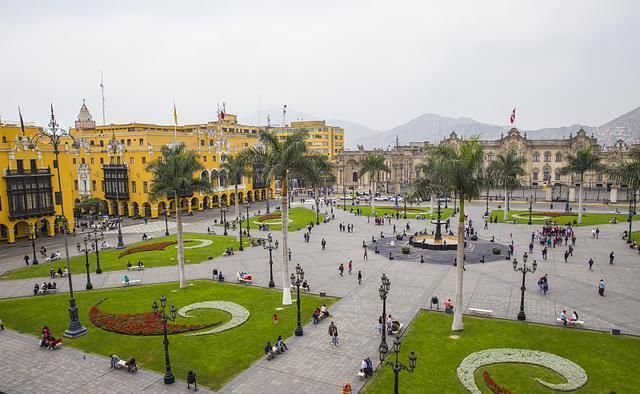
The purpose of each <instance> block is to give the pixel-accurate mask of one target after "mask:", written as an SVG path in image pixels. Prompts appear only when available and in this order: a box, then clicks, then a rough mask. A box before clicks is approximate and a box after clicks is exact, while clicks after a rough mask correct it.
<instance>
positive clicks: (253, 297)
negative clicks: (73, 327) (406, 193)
mask: <svg viewBox="0 0 640 394" xmlns="http://www.w3.org/2000/svg"><path fill="white" fill-rule="evenodd" d="M191 284H192V285H193V286H191V287H189V288H187V289H182V290H178V285H177V283H170V284H160V285H144V286H140V287H135V288H120V289H111V290H94V291H83V292H79V293H77V294H76V300H77V302H78V306H79V308H80V320H81V321H82V323H83V325H84V326H85V327H87V328H88V329H89V332H88V333H87V334H86V335H84V336H82V337H80V338H77V339H73V340H70V339H64V345H65V346H73V347H76V348H79V349H82V350H85V351H88V352H92V353H97V354H101V355H103V356H109V355H110V354H112V353H113V354H117V355H118V356H120V357H121V358H125V357H131V356H133V357H135V358H136V361H137V362H138V363H139V364H140V365H141V367H142V368H143V369H151V370H154V371H156V372H158V373H163V372H164V356H163V354H164V353H163V345H162V336H132V335H122V334H116V333H112V332H108V331H104V330H102V329H100V328H97V327H95V326H93V325H92V324H91V322H90V321H89V318H88V311H89V308H90V307H91V306H94V305H96V304H97V303H98V302H100V301H103V302H102V303H101V304H100V306H99V308H100V309H101V310H102V311H105V312H111V313H132V312H135V313H142V312H150V311H151V304H152V303H153V301H154V300H158V299H159V298H160V296H161V295H162V294H164V295H166V296H167V305H168V306H169V305H171V304H175V307H176V309H180V308H181V307H183V306H186V305H189V304H191V303H195V302H202V301H232V302H235V303H237V304H240V305H242V306H244V307H245V308H247V309H248V310H249V311H250V312H251V316H250V318H249V320H248V321H247V322H245V323H244V324H243V325H241V326H239V327H236V328H233V329H231V330H229V331H225V332H222V333H218V334H213V335H206V336H195V337H194V336H186V335H185V334H175V335H171V336H170V337H169V341H170V355H171V366H172V369H173V372H174V374H175V375H176V376H177V377H179V378H180V379H186V376H187V371H189V370H193V371H195V372H196V373H197V374H198V383H201V384H203V385H205V386H209V387H211V388H213V389H215V390H218V389H220V387H222V386H223V385H224V384H225V383H226V382H228V381H229V380H231V379H232V378H233V377H234V376H235V375H237V374H238V373H239V372H241V371H242V370H244V369H246V368H248V367H249V366H250V365H251V364H252V363H253V362H254V361H255V360H257V359H258V358H260V357H262V356H263V349H264V345H265V344H266V342H267V341H271V342H272V343H273V342H274V341H275V339H276V338H277V337H278V335H282V336H283V337H289V336H291V335H293V331H294V329H295V326H296V316H297V312H296V305H295V303H294V304H293V305H291V306H288V307H286V308H285V309H284V310H282V311H277V313H278V316H279V323H278V324H277V325H274V324H273V314H274V313H276V309H275V308H276V307H280V306H281V305H280V301H281V299H282V292H281V291H276V290H268V289H262V288H257V287H251V286H241V285H232V284H221V283H217V282H211V281H193V282H191ZM68 301H69V299H68V295H67V294H60V295H50V296H46V297H33V298H19V299H10V300H1V301H0V316H2V318H3V320H4V324H5V325H6V326H7V327H10V328H12V329H15V330H18V331H20V332H23V333H27V334H31V335H34V336H39V333H40V330H41V328H42V326H43V325H48V326H49V328H50V329H51V333H52V335H54V336H55V337H58V336H62V333H63V331H64V330H65V329H66V327H67V324H68V316H69V315H68V312H67V308H68ZM334 301H335V300H334V299H331V298H323V299H320V298H319V297H316V296H311V295H304V296H303V297H302V304H301V306H302V316H303V322H304V323H307V322H308V321H309V320H311V314H312V311H313V309H314V308H315V307H316V306H320V305H321V304H322V303H325V304H327V305H330V304H331V303H333V302H334ZM190 314H192V315H194V316H195V318H193V319H184V318H181V317H178V319H176V323H181V324H191V323H204V322H215V321H220V320H221V319H222V320H229V318H230V317H229V316H228V315H227V313H226V312H221V311H215V310H197V311H193V312H190ZM321 324H322V323H321ZM324 324H328V323H324ZM33 341H34V346H37V344H36V342H37V340H36V338H34V340H33ZM63 351H64V350H63ZM283 357H287V355H286V354H285V355H283ZM108 365H109V364H108V360H106V359H105V371H106V370H107V368H108Z"/></svg>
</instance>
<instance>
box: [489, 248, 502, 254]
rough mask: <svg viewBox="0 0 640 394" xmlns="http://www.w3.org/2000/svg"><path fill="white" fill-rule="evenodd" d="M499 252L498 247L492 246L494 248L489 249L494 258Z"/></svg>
mask: <svg viewBox="0 0 640 394" xmlns="http://www.w3.org/2000/svg"><path fill="white" fill-rule="evenodd" d="M501 252H502V250H501V249H500V248H499V247H497V246H494V247H493V248H492V249H491V253H493V254H495V255H496V256H497V255H499V254H500V253H501Z"/></svg>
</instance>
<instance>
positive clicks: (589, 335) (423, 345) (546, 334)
mask: <svg viewBox="0 0 640 394" xmlns="http://www.w3.org/2000/svg"><path fill="white" fill-rule="evenodd" d="M451 321H452V317H450V315H445V314H441V313H436V312H430V311H423V312H421V313H420V314H419V315H418V316H417V317H416V319H415V320H414V322H413V323H412V324H411V326H410V328H409V331H408V333H407V334H406V337H405V338H404V339H403V340H402V349H401V350H402V351H401V353H400V360H401V361H402V362H403V363H405V364H407V363H408V355H409V352H410V351H415V352H416V354H417V356H418V360H417V368H416V370H415V371H414V373H406V372H401V373H400V375H401V376H400V391H401V392H412V393H466V392H467V391H466V389H465V388H464V387H463V386H462V384H461V383H460V381H459V380H458V376H457V374H456V368H457V367H458V365H459V364H460V362H461V361H462V360H463V359H464V358H465V357H466V356H468V355H469V354H471V353H474V352H477V351H480V350H484V349H493V348H518V349H531V350H539V351H543V352H548V353H553V354H556V355H558V356H560V357H565V358H567V359H569V360H571V361H573V362H574V363H577V364H578V365H580V366H581V367H582V368H583V369H584V370H585V371H586V373H587V376H588V378H589V380H588V382H587V384H586V385H585V386H583V387H582V388H581V389H579V390H577V391H573V392H576V393H594V394H595V393H598V394H601V393H609V392H610V390H614V391H615V392H617V393H632V392H637V390H638V385H640V339H639V338H637V337H627V336H612V335H611V334H609V333H601V332H591V331H585V330H580V329H572V328H562V327H550V326H544V325H539V324H530V323H525V322H518V321H506V320H498V319H483V318H476V317H469V316H465V317H464V322H465V325H464V331H462V332H457V333H453V332H452V331H451ZM452 334H455V335H459V336H460V338H459V339H451V338H450V336H451V335H452ZM392 355H393V353H392ZM372 356H373V355H372ZM371 358H372V359H373V357H371ZM393 359H395V357H393ZM485 370H486V371H488V372H489V374H490V375H491V377H492V378H493V380H494V381H495V382H496V383H497V384H498V385H500V386H501V387H503V388H506V389H509V390H511V391H512V392H513V393H553V392H554V391H552V390H550V389H547V388H546V387H544V386H542V385H540V384H538V383H537V382H536V381H535V380H534V379H535V378H543V379H548V381H550V382H553V383H562V382H563V379H562V378H561V377H560V376H559V375H557V374H556V373H555V372H552V371H551V370H548V369H546V368H543V367H537V366H532V365H528V364H493V365H490V366H488V367H483V368H480V369H479V370H477V371H476V373H475V378H476V379H475V380H476V384H477V386H478V387H479V388H480V390H481V391H482V392H483V393H490V392H491V391H489V389H488V388H487V386H486V384H485V383H484V381H483V380H482V373H483V371H485ZM392 387H393V371H392V369H391V368H389V367H385V368H383V369H382V370H378V371H377V372H376V376H375V378H374V380H373V381H372V382H371V384H369V385H368V386H367V388H366V392H367V393H389V392H391V390H392Z"/></svg>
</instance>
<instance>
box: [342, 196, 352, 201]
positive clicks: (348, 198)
mask: <svg viewBox="0 0 640 394" xmlns="http://www.w3.org/2000/svg"><path fill="white" fill-rule="evenodd" d="M340 199H341V200H352V199H353V197H351V196H344V197H340Z"/></svg>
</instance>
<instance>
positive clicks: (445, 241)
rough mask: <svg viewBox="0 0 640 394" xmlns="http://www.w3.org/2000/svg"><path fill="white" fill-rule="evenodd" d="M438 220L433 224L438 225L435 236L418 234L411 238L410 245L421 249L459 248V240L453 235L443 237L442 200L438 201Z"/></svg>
mask: <svg viewBox="0 0 640 394" xmlns="http://www.w3.org/2000/svg"><path fill="white" fill-rule="evenodd" d="M436 213H437V214H438V216H437V219H436V220H435V221H434V220H432V221H431V223H433V224H435V225H436V231H435V234H420V233H419V234H416V235H414V236H412V237H411V238H409V245H411V246H413V247H416V248H420V249H431V250H454V249H457V247H458V238H457V237H454V236H451V235H445V236H443V235H442V228H441V227H442V221H441V214H442V210H441V208H440V199H438V210H437V211H436Z"/></svg>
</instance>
